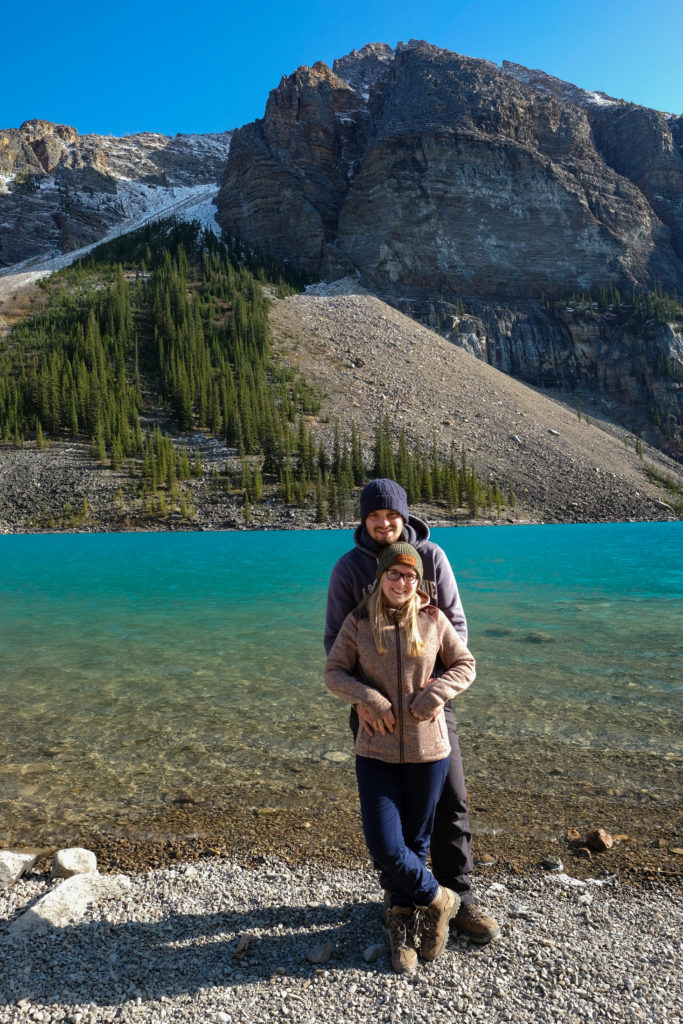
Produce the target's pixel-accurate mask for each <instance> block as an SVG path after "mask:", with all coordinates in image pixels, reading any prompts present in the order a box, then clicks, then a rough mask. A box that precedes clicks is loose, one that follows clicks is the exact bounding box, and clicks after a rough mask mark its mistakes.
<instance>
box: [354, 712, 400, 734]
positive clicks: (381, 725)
mask: <svg viewBox="0 0 683 1024" xmlns="http://www.w3.org/2000/svg"><path fill="white" fill-rule="evenodd" d="M356 711H357V712H358V717H359V719H360V722H361V725H362V726H363V728H364V729H365V730H366V732H368V733H369V734H370V735H371V736H374V735H375V731H377V732H379V733H381V734H382V736H384V735H385V733H388V732H393V731H394V726H395V725H396V719H395V718H394V712H393V711H392V710H391V708H389V710H388V711H385V712H384V714H383V715H380V716H378V715H377V712H376V711H373V710H372V708H371V707H370V705H369V704H356Z"/></svg>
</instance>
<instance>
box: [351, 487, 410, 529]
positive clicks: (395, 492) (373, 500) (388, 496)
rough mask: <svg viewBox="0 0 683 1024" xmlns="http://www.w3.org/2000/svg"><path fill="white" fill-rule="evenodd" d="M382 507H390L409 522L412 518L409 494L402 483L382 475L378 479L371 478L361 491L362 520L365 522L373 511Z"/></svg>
mask: <svg viewBox="0 0 683 1024" xmlns="http://www.w3.org/2000/svg"><path fill="white" fill-rule="evenodd" d="M380 508H389V509H392V511H394V512H398V514H399V515H400V516H401V518H402V519H403V522H404V523H407V522H408V520H409V519H410V513H409V512H408V496H407V494H406V492H405V491H404V490H403V488H402V487H401V485H400V484H397V483H396V481H395V480H389V479H388V478H387V477H380V478H379V479H378V480H371V481H370V483H369V484H366V485H365V487H364V488H363V490H362V491H361V496H360V521H361V523H363V524H365V520H366V519H367V518H368V516H369V515H370V513H371V512H376V511H377V510H378V509H380Z"/></svg>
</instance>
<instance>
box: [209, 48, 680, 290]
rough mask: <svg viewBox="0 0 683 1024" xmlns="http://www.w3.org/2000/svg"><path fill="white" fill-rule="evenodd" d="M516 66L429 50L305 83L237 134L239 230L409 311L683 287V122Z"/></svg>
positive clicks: (227, 224)
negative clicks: (447, 301) (411, 300)
mask: <svg viewBox="0 0 683 1024" xmlns="http://www.w3.org/2000/svg"><path fill="white" fill-rule="evenodd" d="M513 67H514V66H512V67H508V69H507V70H502V69H499V68H498V67H496V66H495V65H493V64H490V63H489V62H487V61H482V60H473V59H470V58H467V57H461V56H459V55H457V54H454V53H450V52H448V51H444V50H439V49H437V48H435V47H432V46H428V45H427V44H424V43H415V42H413V43H411V44H409V45H408V46H399V47H398V49H397V50H396V51H395V52H394V51H391V50H389V49H388V48H387V47H384V46H382V45H374V46H371V47H367V48H365V49H364V50H361V51H360V52H358V53H355V54H351V55H349V56H347V57H345V58H343V59H342V60H340V61H338V62H336V63H335V66H334V70H333V71H330V70H329V69H328V68H326V67H325V65H323V64H316V65H315V66H314V67H313V68H310V69H309V68H300V69H299V70H298V71H297V72H295V74H293V75H291V76H290V77H289V78H285V79H283V80H282V82H281V83H280V85H279V86H278V88H277V89H275V90H273V92H271V94H270V97H269V100H268V103H267V105H266V111H265V115H264V117H263V119H262V120H260V121H257V122H254V123H253V124H251V125H248V126H246V127H245V128H243V129H240V130H239V131H238V132H237V135H236V138H235V142H234V145H233V149H232V152H231V155H230V157H229V160H228V167H227V171H226V176H225V179H224V183H223V187H222V189H221V193H220V198H219V219H220V220H221V223H222V224H223V226H224V228H225V229H226V230H227V231H228V232H232V233H238V234H240V236H241V237H242V238H243V239H244V240H245V241H246V242H248V243H249V244H251V245H252V246H253V247H254V248H256V249H257V250H259V251H262V252H264V253H268V254H269V255H271V256H275V257H276V258H280V259H281V258H286V259H289V260H291V261H292V262H295V263H298V264H299V265H300V266H301V267H302V268H303V269H304V270H306V271H308V272H309V273H310V274H311V275H313V276H319V275H321V274H327V275H331V274H337V275H339V274H342V273H347V272H349V271H356V272H358V273H360V275H361V277H362V278H363V280H364V281H365V282H366V283H368V284H370V285H371V286H372V287H374V288H375V289H377V290H379V291H381V292H382V293H383V294H385V295H388V296H393V297H398V296H405V295H410V296H412V297H418V296H419V297H422V298H429V297H433V296H434V295H443V296H444V297H449V298H457V297H461V296H463V295H476V296H479V297H481V298H483V297H489V298H496V299H500V298H506V299H511V300H525V299H532V298H539V297H540V296H541V294H542V293H543V294H545V295H550V296H562V295H567V294H570V293H571V292H572V290H574V289H586V290H590V289H595V288H599V287H601V286H603V285H608V284H613V285H616V286H617V287H619V288H623V289H628V288H630V287H632V286H633V285H642V286H649V285H651V284H652V283H653V282H654V281H659V282H660V283H662V284H663V285H664V286H665V287H669V288H676V287H678V286H680V285H683V263H682V262H681V257H680V250H681V237H680V235H681V232H680V218H681V203H682V202H683V200H682V198H681V176H682V175H683V160H682V159H681V155H680V151H679V149H678V146H677V143H676V137H677V133H678V132H679V130H680V125H678V122H677V121H675V120H674V121H673V122H672V121H671V120H667V119H666V117H665V116H664V115H660V114H657V113H656V112H654V111H642V110H641V109H640V108H635V109H630V108H629V109H628V110H623V109H622V108H623V107H624V106H625V105H623V104H619V103H617V102H616V101H615V102H614V103H610V102H608V101H607V100H605V101H604V102H603V103H602V105H600V104H598V103H597V102H596V103H594V104H593V108H594V109H593V108H591V110H590V111H589V110H588V107H589V104H588V103H587V102H578V101H577V100H576V98H575V97H572V95H571V93H569V92H568V93H566V94H565V93H562V92H561V90H560V89H559V88H558V89H556V90H555V91H552V90H551V89H550V88H548V87H547V86H546V87H540V86H539V84H538V82H534V81H524V80H522V78H523V76H522V75H520V74H518V75H515V74H513V73H512V68H513ZM547 77H548V76H546V78H547ZM552 81H554V80H552ZM560 84H561V83H560ZM576 93H578V94H581V91H580V90H576ZM581 95H583V94H581ZM634 133H637V136H638V138H640V136H641V135H642V138H643V140H644V143H643V145H641V146H640V147H639V149H640V152H639V155H638V157H634V156H633V154H632V153H631V151H630V150H631V144H632V141H633V138H634ZM645 143H646V144H645Z"/></svg>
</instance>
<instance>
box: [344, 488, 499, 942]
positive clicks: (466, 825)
mask: <svg viewBox="0 0 683 1024" xmlns="http://www.w3.org/2000/svg"><path fill="white" fill-rule="evenodd" d="M360 510H361V522H360V526H358V527H357V529H356V531H355V533H354V541H355V547H354V548H352V549H351V551H348V552H347V553H346V554H345V555H343V556H342V557H341V558H340V559H339V561H338V562H337V564H336V565H335V566H334V569H333V570H332V575H331V577H330V585H329V589H328V593H327V615H326V620H325V651H326V652H327V653H328V654H329V652H330V649H331V648H332V644H333V643H334V641H335V638H336V636H337V633H338V632H339V630H340V629H341V625H342V623H343V621H344V619H345V618H346V616H347V615H348V613H349V612H350V611H352V610H353V609H354V608H355V607H356V605H357V604H359V602H360V601H361V600H362V598H363V597H364V596H365V595H366V594H367V593H368V592H369V591H370V590H371V589H372V587H373V585H374V582H375V577H376V573H377V560H378V557H379V555H380V554H381V552H382V549H383V548H385V547H386V546H387V545H388V544H394V543H396V541H406V542H407V543H409V544H412V545H413V547H415V548H416V549H417V550H418V551H419V553H420V557H421V558H422V565H423V570H424V577H423V583H422V588H423V589H424V590H426V592H427V593H428V594H429V598H430V600H431V602H432V604H435V605H436V606H437V607H438V608H440V609H441V611H442V612H443V613H444V615H446V617H447V618H448V619H450V621H451V622H452V623H453V626H454V628H455V631H456V633H457V634H458V635H459V636H460V637H461V638H462V640H463V642H464V643H467V622H466V619H465V613H464V611H463V607H462V603H461V601H460V595H459V594H458V587H457V584H456V582H455V577H454V575H453V570H452V569H451V566H450V563H449V561H448V558H447V557H446V553H445V552H444V551H443V550H442V549H441V548H440V547H439V546H438V544H434V543H432V542H431V541H430V540H429V527H428V526H427V524H426V523H424V522H423V521H422V520H421V519H418V518H416V517H415V516H411V515H410V514H409V510H408V498H407V495H406V492H405V491H404V489H403V488H402V487H401V486H400V484H397V483H396V482H395V481H394V480H388V479H379V480H372V481H371V482H370V483H369V484H367V485H366V486H365V487H364V488H363V491H362V493H361V498H360ZM358 721H359V719H358V713H357V712H356V711H355V710H354V711H352V712H351V723H350V724H351V728H352V730H353V732H354V735H355V733H356V731H357V729H358ZM446 723H447V726H448V738H449V740H450V743H451V757H450V768H449V773H448V776H447V778H446V783H445V785H444V788H443V793H442V795H441V799H440V800H439V804H438V806H437V810H436V818H435V821H434V831H433V833H432V842H431V847H430V852H431V858H432V869H433V871H434V875H435V876H436V878H437V880H438V882H439V883H440V885H442V886H447V887H448V888H449V889H452V890H453V891H454V892H456V893H457V894H458V896H459V897H460V909H459V911H458V913H457V915H456V917H455V918H454V922H453V923H454V925H455V927H456V928H457V929H458V931H460V932H462V933H463V934H464V935H466V936H467V937H468V938H469V939H471V941H472V942H476V943H479V944H484V943H486V942H490V941H491V939H495V938H497V937H498V936H499V935H500V928H499V927H498V924H497V922H496V921H494V919H493V918H492V917H489V916H488V915H487V914H484V913H483V912H482V911H481V910H480V909H479V907H477V906H476V904H475V903H474V898H473V896H472V889H471V883H470V875H471V873H472V850H471V844H472V833H471V831H470V821H469V814H468V810H467V790H466V788H465V777H464V773H463V767H462V759H461V757H460V744H459V742H458V732H457V728H456V724H455V718H454V717H453V712H452V710H451V708H450V706H449V705H448V704H447V705H446ZM363 725H364V727H365V728H366V729H367V730H368V731H369V732H370V733H372V731H373V725H372V723H371V722H370V721H368V720H367V719H366V718H365V717H363ZM378 728H379V729H380V731H382V732H383V731H384V726H383V725H382V724H381V723H380V724H379V726H378Z"/></svg>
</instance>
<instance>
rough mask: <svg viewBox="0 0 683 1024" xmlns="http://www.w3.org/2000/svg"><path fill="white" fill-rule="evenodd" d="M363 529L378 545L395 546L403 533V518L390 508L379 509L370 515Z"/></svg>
mask: <svg viewBox="0 0 683 1024" xmlns="http://www.w3.org/2000/svg"><path fill="white" fill-rule="evenodd" d="M365 529H366V530H367V531H368V533H369V534H370V536H371V537H372V539H373V540H374V541H376V542H377V543H378V544H395V543H396V541H397V540H400V539H401V534H402V533H403V517H402V516H400V515H399V514H398V512H394V510H393V509H391V508H380V509H377V511H376V512H371V513H370V515H369V516H368V518H367V519H366V520H365Z"/></svg>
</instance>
